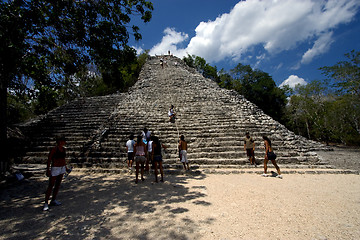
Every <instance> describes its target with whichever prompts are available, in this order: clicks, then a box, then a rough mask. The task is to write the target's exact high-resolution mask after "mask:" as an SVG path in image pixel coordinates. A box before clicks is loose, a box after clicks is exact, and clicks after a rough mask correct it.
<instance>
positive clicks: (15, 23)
mask: <svg viewBox="0 0 360 240" xmlns="http://www.w3.org/2000/svg"><path fill="white" fill-rule="evenodd" d="M152 10H153V5H152V3H151V2H149V1H145V0H111V1H110V0H103V1H97V0H88V1H76V0H59V1H49V0H34V1H23V0H13V1H10V0H8V1H6V0H5V1H2V2H1V3H0V104H1V105H0V125H1V127H0V146H1V152H2V153H4V154H6V152H7V151H6V129H7V128H6V127H7V118H6V112H7V110H6V109H7V89H8V87H9V86H16V85H22V86H26V87H29V84H30V85H31V87H32V88H37V90H38V91H35V93H36V95H37V97H39V99H48V97H50V98H52V97H53V96H52V92H53V91H57V90H58V87H59V86H61V85H62V84H64V83H66V82H67V81H69V79H70V77H71V76H73V75H74V74H76V73H77V72H80V71H85V70H84V69H86V68H87V66H88V65H89V64H94V65H96V66H97V67H98V69H99V70H100V72H101V74H103V75H104V76H103V78H104V81H110V82H112V83H113V82H114V79H112V78H113V76H112V75H110V74H108V73H111V74H115V75H116V76H117V77H119V79H120V81H119V82H115V83H114V84H115V85H119V86H122V84H123V83H121V81H123V80H124V77H123V76H122V75H121V70H120V71H119V70H118V67H119V66H122V64H121V63H124V61H127V57H129V56H130V57H132V55H131V54H133V53H131V51H130V52H129V51H128V48H127V42H128V39H129V37H130V32H131V33H132V35H133V36H134V37H135V39H140V38H141V35H140V33H139V27H137V26H129V24H130V20H131V18H130V16H139V17H140V18H141V19H142V20H143V21H144V22H148V21H149V20H150V19H151V11H152ZM107 74H108V75H107ZM44 86H45V89H44ZM35 90H36V89H35ZM40 96H41V97H40ZM45 101H46V100H45ZM39 110H40V109H39ZM0 163H1V166H0V168H1V172H2V173H3V172H4V169H6V168H7V166H6V165H8V164H7V163H8V159H7V156H3V157H2V158H1V162H0Z"/></svg>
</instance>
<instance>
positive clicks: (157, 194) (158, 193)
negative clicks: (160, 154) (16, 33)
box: [0, 172, 360, 240]
mask: <svg viewBox="0 0 360 240" xmlns="http://www.w3.org/2000/svg"><path fill="white" fill-rule="evenodd" d="M153 179H154V177H153V176H152V175H147V176H146V180H145V181H144V182H140V183H139V184H135V183H134V175H126V174H122V175H105V174H91V175H90V176H88V175H85V174H83V173H76V172H73V173H72V174H71V175H70V176H69V177H68V178H67V179H65V180H64V182H63V184H62V187H61V189H60V193H59V196H58V200H60V201H61V202H62V205H61V206H58V207H51V209H50V211H48V212H44V211H42V202H43V199H44V191H45V188H46V185H47V179H46V178H45V177H44V178H39V179H30V180H28V181H24V182H22V183H17V184H16V186H14V185H12V186H8V187H6V188H5V189H1V192H0V209H1V210H0V229H1V230H0V232H1V233H0V238H1V239H173V240H174V239H360V185H359V183H360V176H359V175H355V174H349V175H340V174H330V175H327V174H321V175H310V174H303V175H301V174H293V175H284V179H278V178H273V177H268V178H264V177H261V176H260V175H258V174H229V175H216V174H204V175H192V174H183V175H168V176H165V182H164V183H153Z"/></svg>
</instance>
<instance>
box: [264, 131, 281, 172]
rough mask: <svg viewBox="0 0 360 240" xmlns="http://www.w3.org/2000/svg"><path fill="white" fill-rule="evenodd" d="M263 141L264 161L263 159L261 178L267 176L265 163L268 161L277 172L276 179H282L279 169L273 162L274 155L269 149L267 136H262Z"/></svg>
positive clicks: (269, 142)
mask: <svg viewBox="0 0 360 240" xmlns="http://www.w3.org/2000/svg"><path fill="white" fill-rule="evenodd" d="M263 140H264V145H265V159H264V173H263V174H262V176H264V177H267V176H268V175H267V163H268V161H269V160H270V161H271V162H272V164H273V165H274V166H275V168H276V170H277V172H278V175H277V176H276V177H278V178H282V176H281V172H280V168H279V166H278V165H277V163H276V161H275V159H276V155H275V153H274V151H273V149H272V147H271V141H270V139H269V138H268V137H267V136H263Z"/></svg>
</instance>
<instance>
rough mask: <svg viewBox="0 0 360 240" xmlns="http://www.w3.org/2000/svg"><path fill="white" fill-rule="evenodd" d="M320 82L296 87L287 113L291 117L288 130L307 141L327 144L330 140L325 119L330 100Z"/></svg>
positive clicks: (327, 123)
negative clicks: (311, 140)
mask: <svg viewBox="0 0 360 240" xmlns="http://www.w3.org/2000/svg"><path fill="white" fill-rule="evenodd" d="M327 90H328V89H327V87H326V85H325V84H324V82H322V81H313V82H311V83H309V84H307V85H297V86H296V87H295V95H293V96H291V98H290V102H289V104H288V105H287V111H288V113H290V115H291V118H290V119H291V120H292V123H290V124H289V125H290V128H291V129H292V130H294V131H295V132H297V133H298V134H301V135H304V136H307V137H308V138H309V139H314V140H320V141H326V142H328V141H329V140H330V138H331V133H330V131H329V128H328V125H329V119H328V118H327V116H328V114H329V110H330V104H331V101H332V99H331V98H330V95H329V94H328V92H327Z"/></svg>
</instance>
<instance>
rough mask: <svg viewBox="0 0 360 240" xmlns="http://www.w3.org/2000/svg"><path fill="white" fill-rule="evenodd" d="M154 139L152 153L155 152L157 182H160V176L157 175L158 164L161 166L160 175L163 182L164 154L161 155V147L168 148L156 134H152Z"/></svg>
mask: <svg viewBox="0 0 360 240" xmlns="http://www.w3.org/2000/svg"><path fill="white" fill-rule="evenodd" d="M152 141H153V144H152V147H153V151H152V154H153V159H154V160H153V161H154V169H155V171H154V172H155V182H158V177H157V175H158V166H159V169H160V175H161V179H160V181H161V182H163V181H164V170H163V165H162V162H163V159H162V155H161V147H163V148H166V146H165V145H163V144H161V143H160V140H159V138H158V137H156V136H152Z"/></svg>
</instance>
